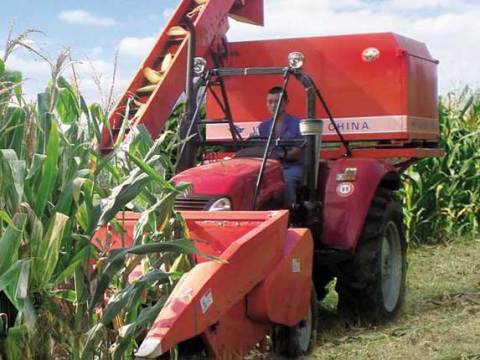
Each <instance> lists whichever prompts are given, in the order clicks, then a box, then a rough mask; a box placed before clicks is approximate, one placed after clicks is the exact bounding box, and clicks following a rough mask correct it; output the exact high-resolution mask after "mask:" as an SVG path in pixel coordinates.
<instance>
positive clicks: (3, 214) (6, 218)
mask: <svg viewBox="0 0 480 360" xmlns="http://www.w3.org/2000/svg"><path fill="white" fill-rule="evenodd" d="M0 221H3V222H4V223H6V224H7V225H8V226H9V227H11V228H12V229H14V230H16V231H20V230H19V229H17V227H16V226H15V224H14V222H13V220H12V218H11V217H10V215H8V214H7V213H6V212H5V211H3V210H0Z"/></svg>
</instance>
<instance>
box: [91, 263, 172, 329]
mask: <svg viewBox="0 0 480 360" xmlns="http://www.w3.org/2000/svg"><path fill="white" fill-rule="evenodd" d="M168 282H169V274H168V273H164V272H163V271H160V270H153V271H151V272H149V273H147V274H145V275H143V276H142V277H141V278H140V279H138V280H137V281H135V282H134V283H133V284H130V285H128V286H127V287H126V288H125V289H123V290H122V291H120V292H119V293H117V294H115V295H114V296H113V297H112V298H111V299H110V301H109V302H108V304H107V307H106V308H105V311H104V312H103V316H102V318H101V319H100V321H101V323H102V324H104V325H108V324H110V323H111V322H112V320H113V318H114V317H115V316H117V314H119V313H120V312H122V311H128V310H129V309H130V308H131V306H132V304H133V303H135V302H136V301H137V300H138V298H139V297H140V296H141V295H142V290H143V289H145V287H146V286H147V285H149V284H152V283H159V284H162V283H163V284H164V283H168Z"/></svg>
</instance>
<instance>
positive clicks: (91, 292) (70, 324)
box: [0, 57, 195, 359]
mask: <svg viewBox="0 0 480 360" xmlns="http://www.w3.org/2000/svg"><path fill="white" fill-rule="evenodd" d="M66 61H67V58H66V57H63V59H60V58H59V60H58V61H57V62H55V63H52V74H54V76H52V79H51V81H50V83H49V85H48V87H47V89H46V91H45V92H43V93H41V94H38V97H37V101H36V102H35V103H28V102H26V101H25V99H24V97H23V94H22V74H21V73H20V72H12V71H9V70H8V69H6V68H5V65H4V62H3V61H1V60H0V169H1V176H0V249H2V251H1V252H0V313H5V314H8V317H2V318H1V319H0V358H2V359H3V358H4V359H21V358H22V359H27V358H51V357H54V358H59V359H61V358H65V359H91V358H93V357H96V358H114V359H119V358H123V356H124V354H131V353H132V349H133V347H134V346H135V345H136V344H135V339H136V338H137V336H138V334H139V333H141V332H142V331H144V329H145V328H146V327H147V326H148V325H149V324H150V323H151V322H152V321H153V320H154V319H155V317H156V315H157V314H158V312H159V311H160V309H161V307H162V305H163V302H164V301H165V299H166V296H167V295H168V293H169V289H170V288H171V287H172V286H173V284H174V283H175V281H176V280H177V279H178V278H179V276H180V275H181V270H182V269H184V268H185V266H188V262H187V261H186V260H188V259H187V258H186V257H185V256H182V254H191V253H193V252H194V251H195V249H194V247H193V245H192V243H191V242H190V241H188V240H187V239H185V237H186V234H185V227H184V224H183V221H182V219H181V218H180V217H179V216H178V215H176V214H175V213H174V212H173V203H174V199H175V196H176V195H177V194H179V193H181V192H183V191H184V190H185V189H184V188H182V187H175V186H174V185H172V184H171V183H170V182H168V181H166V180H165V177H164V176H163V174H165V173H166V172H170V171H171V166H172V164H171V162H170V157H169V156H167V155H165V154H168V153H169V151H170V150H171V148H172V147H173V146H175V145H174V144H173V143H172V141H173V140H174V138H175V136H173V135H172V133H171V132H170V133H168V132H167V133H166V134H165V135H164V136H162V137H161V138H159V139H158V140H157V141H155V142H154V141H152V140H151V139H150V137H149V136H148V134H147V132H146V130H145V129H144V128H142V127H140V128H138V129H136V130H134V131H133V132H131V133H130V134H129V138H128V146H127V147H125V146H120V145H121V144H120V143H118V144H116V146H115V149H114V151H113V152H112V153H110V154H109V155H108V156H106V157H101V156H100V155H99V154H98V153H97V151H96V144H98V142H99V140H100V134H101V132H100V131H101V128H102V127H103V126H104V125H105V124H106V118H105V114H104V112H103V110H102V109H101V107H100V106H99V105H97V104H93V105H90V106H87V104H86V103H85V101H84V99H83V98H82V97H81V95H80V94H79V93H78V91H77V90H76V89H75V88H74V87H73V86H71V84H70V83H69V82H67V81H66V80H65V79H64V78H63V77H62V76H61V75H60V72H61V69H62V68H64V67H65V66H67V65H68V64H66ZM125 208H130V209H132V210H135V211H139V212H141V213H142V217H141V219H140V221H139V222H138V224H137V227H136V229H135V240H134V246H133V247H132V248H129V249H123V250H122V249H120V250H115V251H111V252H108V253H107V252H106V251H105V250H104V251H103V252H102V251H101V250H98V249H97V248H96V247H94V246H92V245H91V242H90V239H91V238H92V236H93V235H94V233H95V231H96V230H97V229H99V228H100V227H101V226H103V225H105V224H107V223H108V224H110V226H112V227H113V228H114V229H116V230H117V231H121V230H122V224H121V222H119V221H117V220H115V216H116V214H117V213H118V212H120V211H123V210H124V209H125ZM93 263H95V266H93V267H92V265H91V264H93ZM137 264H140V265H142V268H143V276H142V277H141V278H140V279H138V280H137V281H135V282H134V283H128V281H127V280H126V279H128V275H129V273H130V272H131V271H132V270H133V268H134V267H135V265H137ZM160 265H162V266H161V267H160ZM160 269H162V270H160ZM153 289H155V290H153Z"/></svg>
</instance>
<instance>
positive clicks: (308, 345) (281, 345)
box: [272, 287, 318, 359]
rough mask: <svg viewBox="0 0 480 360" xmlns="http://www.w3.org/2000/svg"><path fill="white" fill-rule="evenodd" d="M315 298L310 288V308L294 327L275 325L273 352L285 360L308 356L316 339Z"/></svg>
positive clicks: (316, 316) (313, 290) (316, 314)
mask: <svg viewBox="0 0 480 360" xmlns="http://www.w3.org/2000/svg"><path fill="white" fill-rule="evenodd" d="M317 320H318V308H317V296H316V293H315V289H313V287H312V295H311V301H310V308H309V309H308V313H307V316H306V317H305V319H303V320H302V321H300V323H298V324H297V325H295V326H292V327H289V326H284V325H277V326H276V327H275V328H274V329H273V339H272V340H273V352H274V353H275V354H276V355H280V356H282V357H285V358H287V359H296V358H298V357H300V356H305V355H308V354H310V353H311V352H312V351H313V349H314V347H315V341H316V338H317Z"/></svg>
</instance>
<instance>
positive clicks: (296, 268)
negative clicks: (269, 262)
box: [292, 258, 302, 273]
mask: <svg viewBox="0 0 480 360" xmlns="http://www.w3.org/2000/svg"><path fill="white" fill-rule="evenodd" d="M301 270H302V265H301V262H300V259H297V258H293V259H292V272H294V273H299V272H300V271H301Z"/></svg>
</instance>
